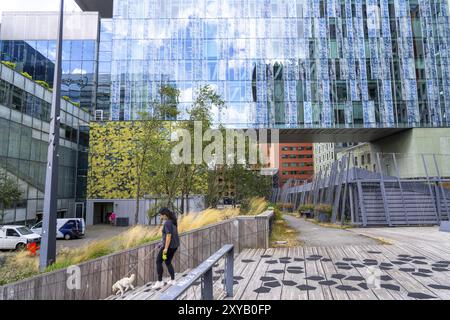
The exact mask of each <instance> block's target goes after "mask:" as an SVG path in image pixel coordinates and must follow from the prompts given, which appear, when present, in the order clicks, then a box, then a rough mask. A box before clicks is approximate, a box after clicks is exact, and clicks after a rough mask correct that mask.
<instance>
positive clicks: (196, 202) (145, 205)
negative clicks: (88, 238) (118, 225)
mask: <svg viewBox="0 0 450 320" xmlns="http://www.w3.org/2000/svg"><path fill="white" fill-rule="evenodd" d="M155 202H156V200H155V198H149V199H142V200H140V204H139V218H138V219H139V223H140V224H159V220H155V219H151V220H149V218H148V216H147V212H148V210H149V209H150V208H151V206H152V205H154V204H155ZM95 203H114V213H115V214H116V216H117V218H129V221H130V224H135V211H136V200H134V199H126V200H122V199H89V200H87V201H86V224H87V225H93V224H94V204H95ZM175 206H176V207H181V199H179V198H178V199H177V200H176V203H175ZM186 207H187V206H186V203H185V208H186ZM204 208H205V201H204V198H203V197H202V196H192V197H190V198H189V212H200V211H202V210H203V209H204Z"/></svg>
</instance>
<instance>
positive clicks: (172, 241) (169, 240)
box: [152, 208, 180, 289]
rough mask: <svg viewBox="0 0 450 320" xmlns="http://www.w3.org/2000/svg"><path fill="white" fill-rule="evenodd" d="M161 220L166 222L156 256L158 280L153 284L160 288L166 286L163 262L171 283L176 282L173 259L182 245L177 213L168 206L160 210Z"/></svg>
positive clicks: (155, 287)
mask: <svg viewBox="0 0 450 320" xmlns="http://www.w3.org/2000/svg"><path fill="white" fill-rule="evenodd" d="M159 215H160V218H161V221H163V222H164V225H163V230H162V235H163V237H162V243H161V247H160V250H159V253H158V256H157V258H156V270H157V273H158V281H157V282H156V283H155V284H154V285H153V287H152V288H153V289H159V288H162V287H163V286H164V282H163V281H162V278H163V262H164V263H165V264H166V267H167V271H169V274H170V278H171V280H170V281H169V282H168V284H170V285H174V284H175V271H174V269H173V266H172V259H173V256H174V255H175V252H176V251H177V249H178V247H179V246H180V239H179V237H178V229H177V226H178V222H177V216H176V215H175V213H174V212H173V211H171V210H169V209H168V208H162V209H161V210H159Z"/></svg>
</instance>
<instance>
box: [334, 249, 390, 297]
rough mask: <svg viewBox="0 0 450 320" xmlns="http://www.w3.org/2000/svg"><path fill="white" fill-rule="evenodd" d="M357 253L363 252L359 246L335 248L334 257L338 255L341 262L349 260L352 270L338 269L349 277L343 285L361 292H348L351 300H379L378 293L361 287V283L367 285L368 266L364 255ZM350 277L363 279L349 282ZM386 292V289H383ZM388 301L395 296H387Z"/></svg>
mask: <svg viewBox="0 0 450 320" xmlns="http://www.w3.org/2000/svg"><path fill="white" fill-rule="evenodd" d="M356 252H361V248H360V247H359V246H340V247H334V248H333V250H332V253H331V254H332V255H333V256H334V255H336V257H339V260H337V261H340V262H346V261H345V260H344V259H347V262H348V264H349V265H350V266H352V268H351V269H350V270H344V269H339V267H338V268H337V269H338V270H339V271H340V272H341V273H343V274H345V275H347V278H345V279H343V280H342V283H343V285H347V286H352V287H355V288H357V289H358V290H359V291H347V294H348V295H349V298H350V299H351V300H378V299H379V298H380V297H379V295H378V292H377V291H376V290H375V289H374V290H371V288H370V289H368V290H365V288H363V287H361V286H359V285H358V284H360V283H367V277H368V275H369V274H368V273H367V272H366V271H367V266H366V265H364V259H366V257H364V255H356ZM349 259H356V261H349ZM355 264H356V265H364V267H359V268H358V267H355V266H354V265H355ZM349 277H353V279H356V278H361V280H360V281H349V279H352V278H349ZM368 287H369V286H368ZM383 290H384V289H383ZM385 296H386V298H387V299H389V300H391V299H392V298H394V297H395V296H394V295H385Z"/></svg>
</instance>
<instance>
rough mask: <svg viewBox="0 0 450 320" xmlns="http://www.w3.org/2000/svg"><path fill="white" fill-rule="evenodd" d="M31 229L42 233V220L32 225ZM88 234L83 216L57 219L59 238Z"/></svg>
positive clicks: (57, 234) (72, 237)
mask: <svg viewBox="0 0 450 320" xmlns="http://www.w3.org/2000/svg"><path fill="white" fill-rule="evenodd" d="M31 231H33V232H35V233H37V234H40V235H42V221H41V222H39V223H37V224H36V225H34V226H33V227H31ZM85 234H86V224H85V223H84V220H83V219H82V218H67V219H58V220H56V238H57V239H65V240H70V239H76V238H82V237H84V236H85Z"/></svg>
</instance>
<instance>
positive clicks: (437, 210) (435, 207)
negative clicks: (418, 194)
mask: <svg viewBox="0 0 450 320" xmlns="http://www.w3.org/2000/svg"><path fill="white" fill-rule="evenodd" d="M421 156H422V162H423V168H424V169H425V174H426V175H427V185H428V190H429V191H430V196H431V197H432V198H434V204H435V205H434V211H435V213H436V218H437V221H436V222H437V223H439V222H441V217H440V211H441V210H440V208H439V207H440V206H439V203H437V198H436V197H435V195H434V192H433V189H431V185H430V176H429V174H428V166H427V162H426V161H425V156H424V155H423V154H422V155H421Z"/></svg>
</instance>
